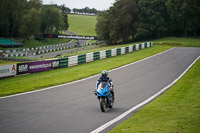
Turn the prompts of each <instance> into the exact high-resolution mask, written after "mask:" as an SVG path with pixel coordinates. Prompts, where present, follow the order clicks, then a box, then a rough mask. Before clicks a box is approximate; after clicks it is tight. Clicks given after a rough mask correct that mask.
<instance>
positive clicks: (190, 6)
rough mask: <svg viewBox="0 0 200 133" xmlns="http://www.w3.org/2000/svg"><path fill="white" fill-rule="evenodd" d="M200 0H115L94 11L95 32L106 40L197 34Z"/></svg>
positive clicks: (199, 20)
mask: <svg viewBox="0 0 200 133" xmlns="http://www.w3.org/2000/svg"><path fill="white" fill-rule="evenodd" d="M199 7H200V1H199V0H116V2H115V3H114V4H113V6H112V7H110V9H109V10H107V11H102V12H100V13H99V14H98V15H97V24H96V33H97V36H98V38H99V39H101V40H105V41H107V42H108V43H109V44H116V43H124V42H130V41H134V40H147V39H155V38H160V37H165V36H177V37H178V36H185V37H187V36H194V37H196V36H198V35H200V8H199Z"/></svg>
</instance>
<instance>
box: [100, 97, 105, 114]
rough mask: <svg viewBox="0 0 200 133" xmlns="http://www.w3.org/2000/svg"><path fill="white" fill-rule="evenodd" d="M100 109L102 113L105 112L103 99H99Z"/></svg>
mask: <svg viewBox="0 0 200 133" xmlns="http://www.w3.org/2000/svg"><path fill="white" fill-rule="evenodd" d="M100 108H101V111H102V112H105V111H106V101H105V99H104V98H100Z"/></svg>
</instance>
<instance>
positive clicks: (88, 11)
mask: <svg viewBox="0 0 200 133" xmlns="http://www.w3.org/2000/svg"><path fill="white" fill-rule="evenodd" d="M73 12H74V13H76V14H97V13H98V12H99V11H97V10H96V9H95V8H92V9H90V8H89V7H85V8H82V9H77V8H73Z"/></svg>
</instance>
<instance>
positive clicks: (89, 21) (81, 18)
mask: <svg viewBox="0 0 200 133" xmlns="http://www.w3.org/2000/svg"><path fill="white" fill-rule="evenodd" d="M68 19H69V20H68V23H69V29H68V30H69V31H71V32H74V33H76V34H78V35H89V36H96V32H95V24H96V22H97V21H96V16H87V15H75V14H68Z"/></svg>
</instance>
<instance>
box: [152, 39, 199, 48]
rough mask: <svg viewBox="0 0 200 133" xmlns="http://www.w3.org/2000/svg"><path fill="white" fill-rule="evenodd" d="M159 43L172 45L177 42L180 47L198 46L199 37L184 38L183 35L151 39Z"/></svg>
mask: <svg viewBox="0 0 200 133" xmlns="http://www.w3.org/2000/svg"><path fill="white" fill-rule="evenodd" d="M153 42H154V43H155V44H159V45H165V44H167V45H174V44H178V46H180V47H200V38H189V37H188V38H185V37H165V38H161V39H156V40H154V41H153Z"/></svg>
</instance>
